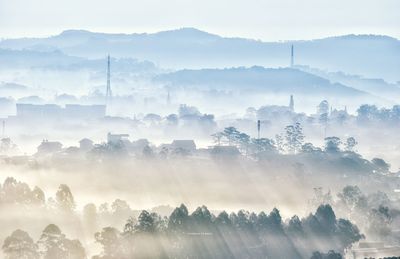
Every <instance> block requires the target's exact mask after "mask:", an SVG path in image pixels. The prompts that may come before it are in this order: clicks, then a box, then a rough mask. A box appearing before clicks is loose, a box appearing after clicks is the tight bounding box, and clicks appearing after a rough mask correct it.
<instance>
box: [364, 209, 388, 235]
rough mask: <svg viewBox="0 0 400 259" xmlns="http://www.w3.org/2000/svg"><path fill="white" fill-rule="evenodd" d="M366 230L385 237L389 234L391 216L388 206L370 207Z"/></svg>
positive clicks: (371, 233)
mask: <svg viewBox="0 0 400 259" xmlns="http://www.w3.org/2000/svg"><path fill="white" fill-rule="evenodd" d="M368 222H369V226H368V232H369V233H370V235H373V236H377V237H379V238H380V239H383V240H384V239H385V238H386V237H388V236H390V233H391V231H392V230H391V227H390V224H391V222H392V216H391V215H390V211H389V208H388V207H385V206H379V208H378V209H372V210H371V211H370V212H369V213H368Z"/></svg>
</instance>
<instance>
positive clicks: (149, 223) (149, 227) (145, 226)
mask: <svg viewBox="0 0 400 259" xmlns="http://www.w3.org/2000/svg"><path fill="white" fill-rule="evenodd" d="M134 229H135V231H136V232H140V233H153V232H155V231H156V226H155V222H154V218H153V217H152V216H151V215H150V213H148V212H147V211H146V210H143V211H142V212H141V213H140V215H139V218H138V222H137V223H136V225H135V227H134Z"/></svg>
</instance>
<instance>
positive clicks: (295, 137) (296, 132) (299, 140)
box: [285, 122, 304, 154]
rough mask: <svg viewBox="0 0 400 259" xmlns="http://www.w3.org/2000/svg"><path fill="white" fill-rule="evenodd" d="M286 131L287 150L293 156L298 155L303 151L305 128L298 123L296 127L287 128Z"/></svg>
mask: <svg viewBox="0 0 400 259" xmlns="http://www.w3.org/2000/svg"><path fill="white" fill-rule="evenodd" d="M285 131H286V136H285V139H286V147H287V150H288V151H289V153H291V154H296V153H297V152H298V151H300V150H301V146H302V145H303V142H304V134H303V128H302V127H301V124H300V123H299V122H296V123H295V124H294V125H289V126H286V127H285Z"/></svg>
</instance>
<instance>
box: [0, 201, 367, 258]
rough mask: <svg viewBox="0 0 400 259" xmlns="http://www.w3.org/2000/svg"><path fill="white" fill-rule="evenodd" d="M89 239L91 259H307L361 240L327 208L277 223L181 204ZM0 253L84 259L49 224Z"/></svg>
mask: <svg viewBox="0 0 400 259" xmlns="http://www.w3.org/2000/svg"><path fill="white" fill-rule="evenodd" d="M94 238H95V241H96V242H97V243H98V244H100V245H101V247H102V250H101V253H100V254H98V255H95V256H93V258H95V259H111V258H115V259H117V258H118V259H121V258H265V257H268V258H310V257H311V256H312V254H313V252H314V251H315V250H319V251H328V250H336V251H343V250H344V249H345V248H346V247H349V246H350V245H351V244H352V243H354V242H357V241H358V240H360V239H361V238H363V235H362V234H361V233H360V231H359V229H358V228H357V226H355V225H354V224H352V223H351V222H350V221H348V220H346V219H337V218H336V215H335V213H334V211H333V210H332V208H331V206H330V205H321V206H319V207H318V209H317V211H316V212H315V213H314V214H310V215H309V216H307V217H305V218H302V219H300V218H299V217H297V216H293V217H292V218H291V219H290V220H287V221H286V222H283V220H282V217H281V215H280V212H279V210H277V209H273V210H272V211H271V212H270V213H268V214H267V213H265V212H260V213H258V214H256V213H255V212H248V211H245V210H240V211H238V212H237V213H230V214H228V213H227V212H225V211H223V212H221V213H219V214H218V215H214V214H213V213H211V212H210V211H209V210H208V209H207V207H205V206H202V207H198V208H197V209H196V210H195V211H193V212H192V213H189V211H188V209H187V208H186V206H185V205H183V204H182V205H181V206H180V207H177V208H176V209H175V210H174V211H173V212H172V213H171V215H170V216H169V217H162V216H160V215H158V214H157V213H150V212H148V211H146V210H144V211H142V212H141V213H140V215H139V216H138V218H137V219H135V218H132V217H130V218H129V219H128V220H127V222H126V224H125V225H124V226H123V228H122V230H121V231H120V230H118V229H116V228H113V227H105V228H103V229H101V231H98V232H96V233H95V235H94ZM2 249H3V253H4V254H5V256H6V259H16V258H76V259H80V258H86V254H85V251H84V249H83V247H82V245H81V243H80V242H79V241H78V240H70V239H68V238H66V236H65V235H64V234H63V233H62V232H61V230H60V228H59V227H57V226H56V225H53V224H51V225H49V226H47V227H46V228H45V229H44V230H43V233H42V235H41V237H40V239H39V240H38V241H37V242H34V241H33V240H32V238H31V237H30V236H29V234H28V233H26V232H24V231H22V230H16V231H14V232H13V233H12V234H11V235H10V236H9V237H8V238H6V240H5V242H4V244H3V246H2Z"/></svg>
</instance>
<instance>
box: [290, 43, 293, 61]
mask: <svg viewBox="0 0 400 259" xmlns="http://www.w3.org/2000/svg"><path fill="white" fill-rule="evenodd" d="M293 66H294V46H293V44H292V48H291V53H290V67H293Z"/></svg>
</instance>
